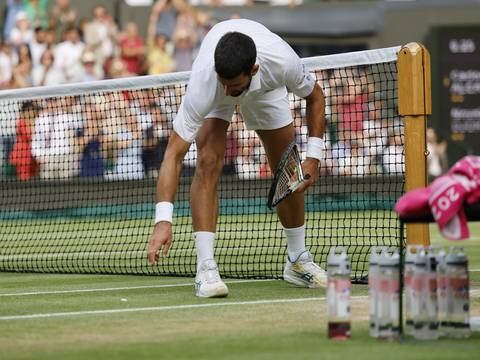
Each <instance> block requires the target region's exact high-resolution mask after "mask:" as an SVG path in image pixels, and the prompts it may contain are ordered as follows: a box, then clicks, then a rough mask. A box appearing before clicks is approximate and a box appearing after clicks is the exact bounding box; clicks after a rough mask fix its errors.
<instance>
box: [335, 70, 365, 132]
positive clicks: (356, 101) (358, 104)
mask: <svg viewBox="0 0 480 360" xmlns="http://www.w3.org/2000/svg"><path fill="white" fill-rule="evenodd" d="M348 73H349V74H351V75H348V76H349V78H348V80H349V81H348V83H347V84H344V86H343V93H342V94H341V95H340V96H339V97H338V99H337V101H338V103H337V109H338V116H339V125H340V130H344V131H353V132H354V133H357V134H361V133H362V131H363V120H364V112H366V110H367V101H368V93H367V88H366V86H365V85H364V84H361V83H360V81H359V79H357V78H356V76H355V74H353V72H352V71H348Z"/></svg>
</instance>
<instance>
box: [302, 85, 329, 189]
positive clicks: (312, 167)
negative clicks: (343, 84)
mask: <svg viewBox="0 0 480 360" xmlns="http://www.w3.org/2000/svg"><path fill="white" fill-rule="evenodd" d="M306 100H307V127H308V137H309V139H308V145H307V158H306V159H305V161H304V162H303V163H302V169H303V173H304V174H305V178H306V181H305V183H304V184H303V185H302V186H301V187H300V188H299V189H298V191H300V192H301V191H305V189H307V188H308V187H309V186H311V185H313V184H314V183H315V181H316V179H317V177H318V165H319V162H320V159H318V158H317V157H314V156H318V154H321V152H322V150H323V141H322V140H320V139H323V134H324V132H325V96H324V95H323V91H322V89H321V88H320V86H319V85H318V84H317V83H315V86H314V87H313V90H312V92H311V93H310V95H308V96H307V97H306ZM312 155H314V156H312Z"/></svg>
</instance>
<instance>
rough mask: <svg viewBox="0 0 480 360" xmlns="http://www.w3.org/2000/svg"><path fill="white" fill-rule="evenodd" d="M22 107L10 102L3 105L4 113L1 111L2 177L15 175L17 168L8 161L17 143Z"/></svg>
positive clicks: (0, 159)
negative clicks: (16, 136) (18, 120)
mask: <svg viewBox="0 0 480 360" xmlns="http://www.w3.org/2000/svg"><path fill="white" fill-rule="evenodd" d="M21 106H22V104H20V103H19V102H18V101H8V102H4V103H3V105H2V110H3V111H0V124H2V125H1V126H0V175H4V176H11V175H15V167H14V166H13V165H12V164H10V163H9V161H8V160H9V156H10V153H11V152H12V149H13V144H14V143H15V134H16V123H17V119H18V118H19V114H20V109H21Z"/></svg>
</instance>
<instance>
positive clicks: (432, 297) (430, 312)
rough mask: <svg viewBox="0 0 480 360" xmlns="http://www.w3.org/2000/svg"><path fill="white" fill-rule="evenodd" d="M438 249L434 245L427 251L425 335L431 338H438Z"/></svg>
mask: <svg viewBox="0 0 480 360" xmlns="http://www.w3.org/2000/svg"><path fill="white" fill-rule="evenodd" d="M437 251H438V248H435V247H432V246H430V247H428V251H427V267H426V275H427V283H426V285H427V289H426V295H427V296H426V298H425V308H426V310H427V316H426V317H427V329H426V332H425V336H426V337H428V339H430V340H434V339H438V300H437V256H436V255H437V254H436V252H437Z"/></svg>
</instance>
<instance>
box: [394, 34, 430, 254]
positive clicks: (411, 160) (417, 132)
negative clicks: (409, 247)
mask: <svg viewBox="0 0 480 360" xmlns="http://www.w3.org/2000/svg"><path fill="white" fill-rule="evenodd" d="M398 110H399V114H400V115H401V116H403V117H404V124H405V141H404V144H405V190H406V191H410V190H412V189H416V188H419V187H424V186H427V182H428V179H427V155H428V152H427V141H426V131H427V115H431V113H432V100H431V78H430V54H429V52H428V50H427V49H426V48H425V47H424V46H423V45H421V44H418V43H409V44H407V45H405V46H403V47H402V48H401V50H400V52H399V53H398ZM407 244H416V245H429V244H430V235H429V231H428V224H407Z"/></svg>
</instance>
